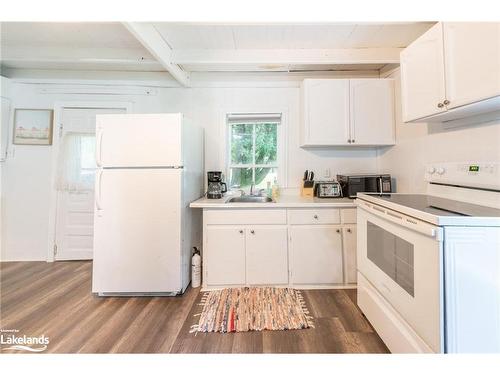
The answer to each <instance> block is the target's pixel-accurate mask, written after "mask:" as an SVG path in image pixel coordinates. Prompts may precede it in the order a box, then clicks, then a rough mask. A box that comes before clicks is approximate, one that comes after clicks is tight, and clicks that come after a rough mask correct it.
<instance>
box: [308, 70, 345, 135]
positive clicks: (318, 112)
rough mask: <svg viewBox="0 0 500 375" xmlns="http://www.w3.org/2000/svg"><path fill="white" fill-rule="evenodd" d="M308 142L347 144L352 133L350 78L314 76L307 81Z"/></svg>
mask: <svg viewBox="0 0 500 375" xmlns="http://www.w3.org/2000/svg"><path fill="white" fill-rule="evenodd" d="M303 85H304V86H303V95H304V100H305V105H304V112H305V113H304V122H305V131H304V133H305V142H304V143H305V144H306V145H344V144H348V142H347V141H348V139H349V138H350V136H349V80H347V79H345V80H344V79H312V80H305V81H304V83H303Z"/></svg>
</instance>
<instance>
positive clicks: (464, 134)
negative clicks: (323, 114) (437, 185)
mask: <svg viewBox="0 0 500 375" xmlns="http://www.w3.org/2000/svg"><path fill="white" fill-rule="evenodd" d="M389 77H390V78H394V79H395V84H396V111H397V112H396V145H395V146H393V147H390V148H386V149H381V150H379V151H378V166H379V170H380V171H381V172H388V173H391V174H392V175H393V177H395V178H396V183H397V191H398V192H400V193H423V192H425V191H426V186H427V185H426V183H425V181H424V172H425V165H426V164H427V163H432V162H442V161H450V162H453V161H456V162H461V161H496V162H500V122H499V121H497V122H490V123H484V124H479V125H470V126H464V127H460V128H451V129H448V130H447V129H445V128H444V127H443V126H442V125H441V124H425V123H421V124H405V123H403V121H402V117H401V101H400V98H401V95H400V72H399V69H397V70H395V71H394V72H393V73H391V74H390V75H389Z"/></svg>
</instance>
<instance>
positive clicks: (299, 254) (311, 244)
mask: <svg viewBox="0 0 500 375" xmlns="http://www.w3.org/2000/svg"><path fill="white" fill-rule="evenodd" d="M290 262H291V267H290V268H291V270H292V275H291V278H292V283H293V284H299V285H300V284H342V283H343V282H344V280H343V272H342V234H341V231H340V227H338V226H334V225H292V226H291V227H290Z"/></svg>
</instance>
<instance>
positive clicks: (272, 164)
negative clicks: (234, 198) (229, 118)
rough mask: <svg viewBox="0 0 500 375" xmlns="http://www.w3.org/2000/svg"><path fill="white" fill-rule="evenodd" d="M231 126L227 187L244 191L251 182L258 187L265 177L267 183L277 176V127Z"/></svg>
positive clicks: (260, 125)
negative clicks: (229, 166) (228, 182)
mask: <svg viewBox="0 0 500 375" xmlns="http://www.w3.org/2000/svg"><path fill="white" fill-rule="evenodd" d="M230 126H231V129H230V136H231V150H230V157H231V160H230V164H231V176H230V185H231V186H234V185H239V186H240V187H241V188H244V187H248V186H250V185H251V184H252V182H253V183H255V185H256V186H259V185H260V184H262V183H263V182H264V181H265V180H266V177H267V180H269V178H271V177H272V176H274V175H275V173H276V164H277V155H278V151H277V148H278V124H277V123H255V124H249V123H244V124H232V125H230ZM254 139H255V147H254ZM254 178H255V180H253V179H254Z"/></svg>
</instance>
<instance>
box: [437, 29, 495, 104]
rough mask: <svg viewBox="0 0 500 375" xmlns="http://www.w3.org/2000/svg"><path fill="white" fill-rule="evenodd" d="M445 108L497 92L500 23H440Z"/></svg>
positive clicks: (480, 98)
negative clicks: (442, 44) (441, 30)
mask: <svg viewBox="0 0 500 375" xmlns="http://www.w3.org/2000/svg"><path fill="white" fill-rule="evenodd" d="M443 34H444V55H445V59H444V61H445V64H446V65H445V71H446V99H448V100H449V104H448V108H455V107H459V106H461V105H465V104H470V103H473V102H476V101H479V100H482V99H488V98H490V97H493V96H497V95H500V69H499V67H500V23H498V22H480V23H469V22H466V23H464V22H461V23H444V30H443Z"/></svg>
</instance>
